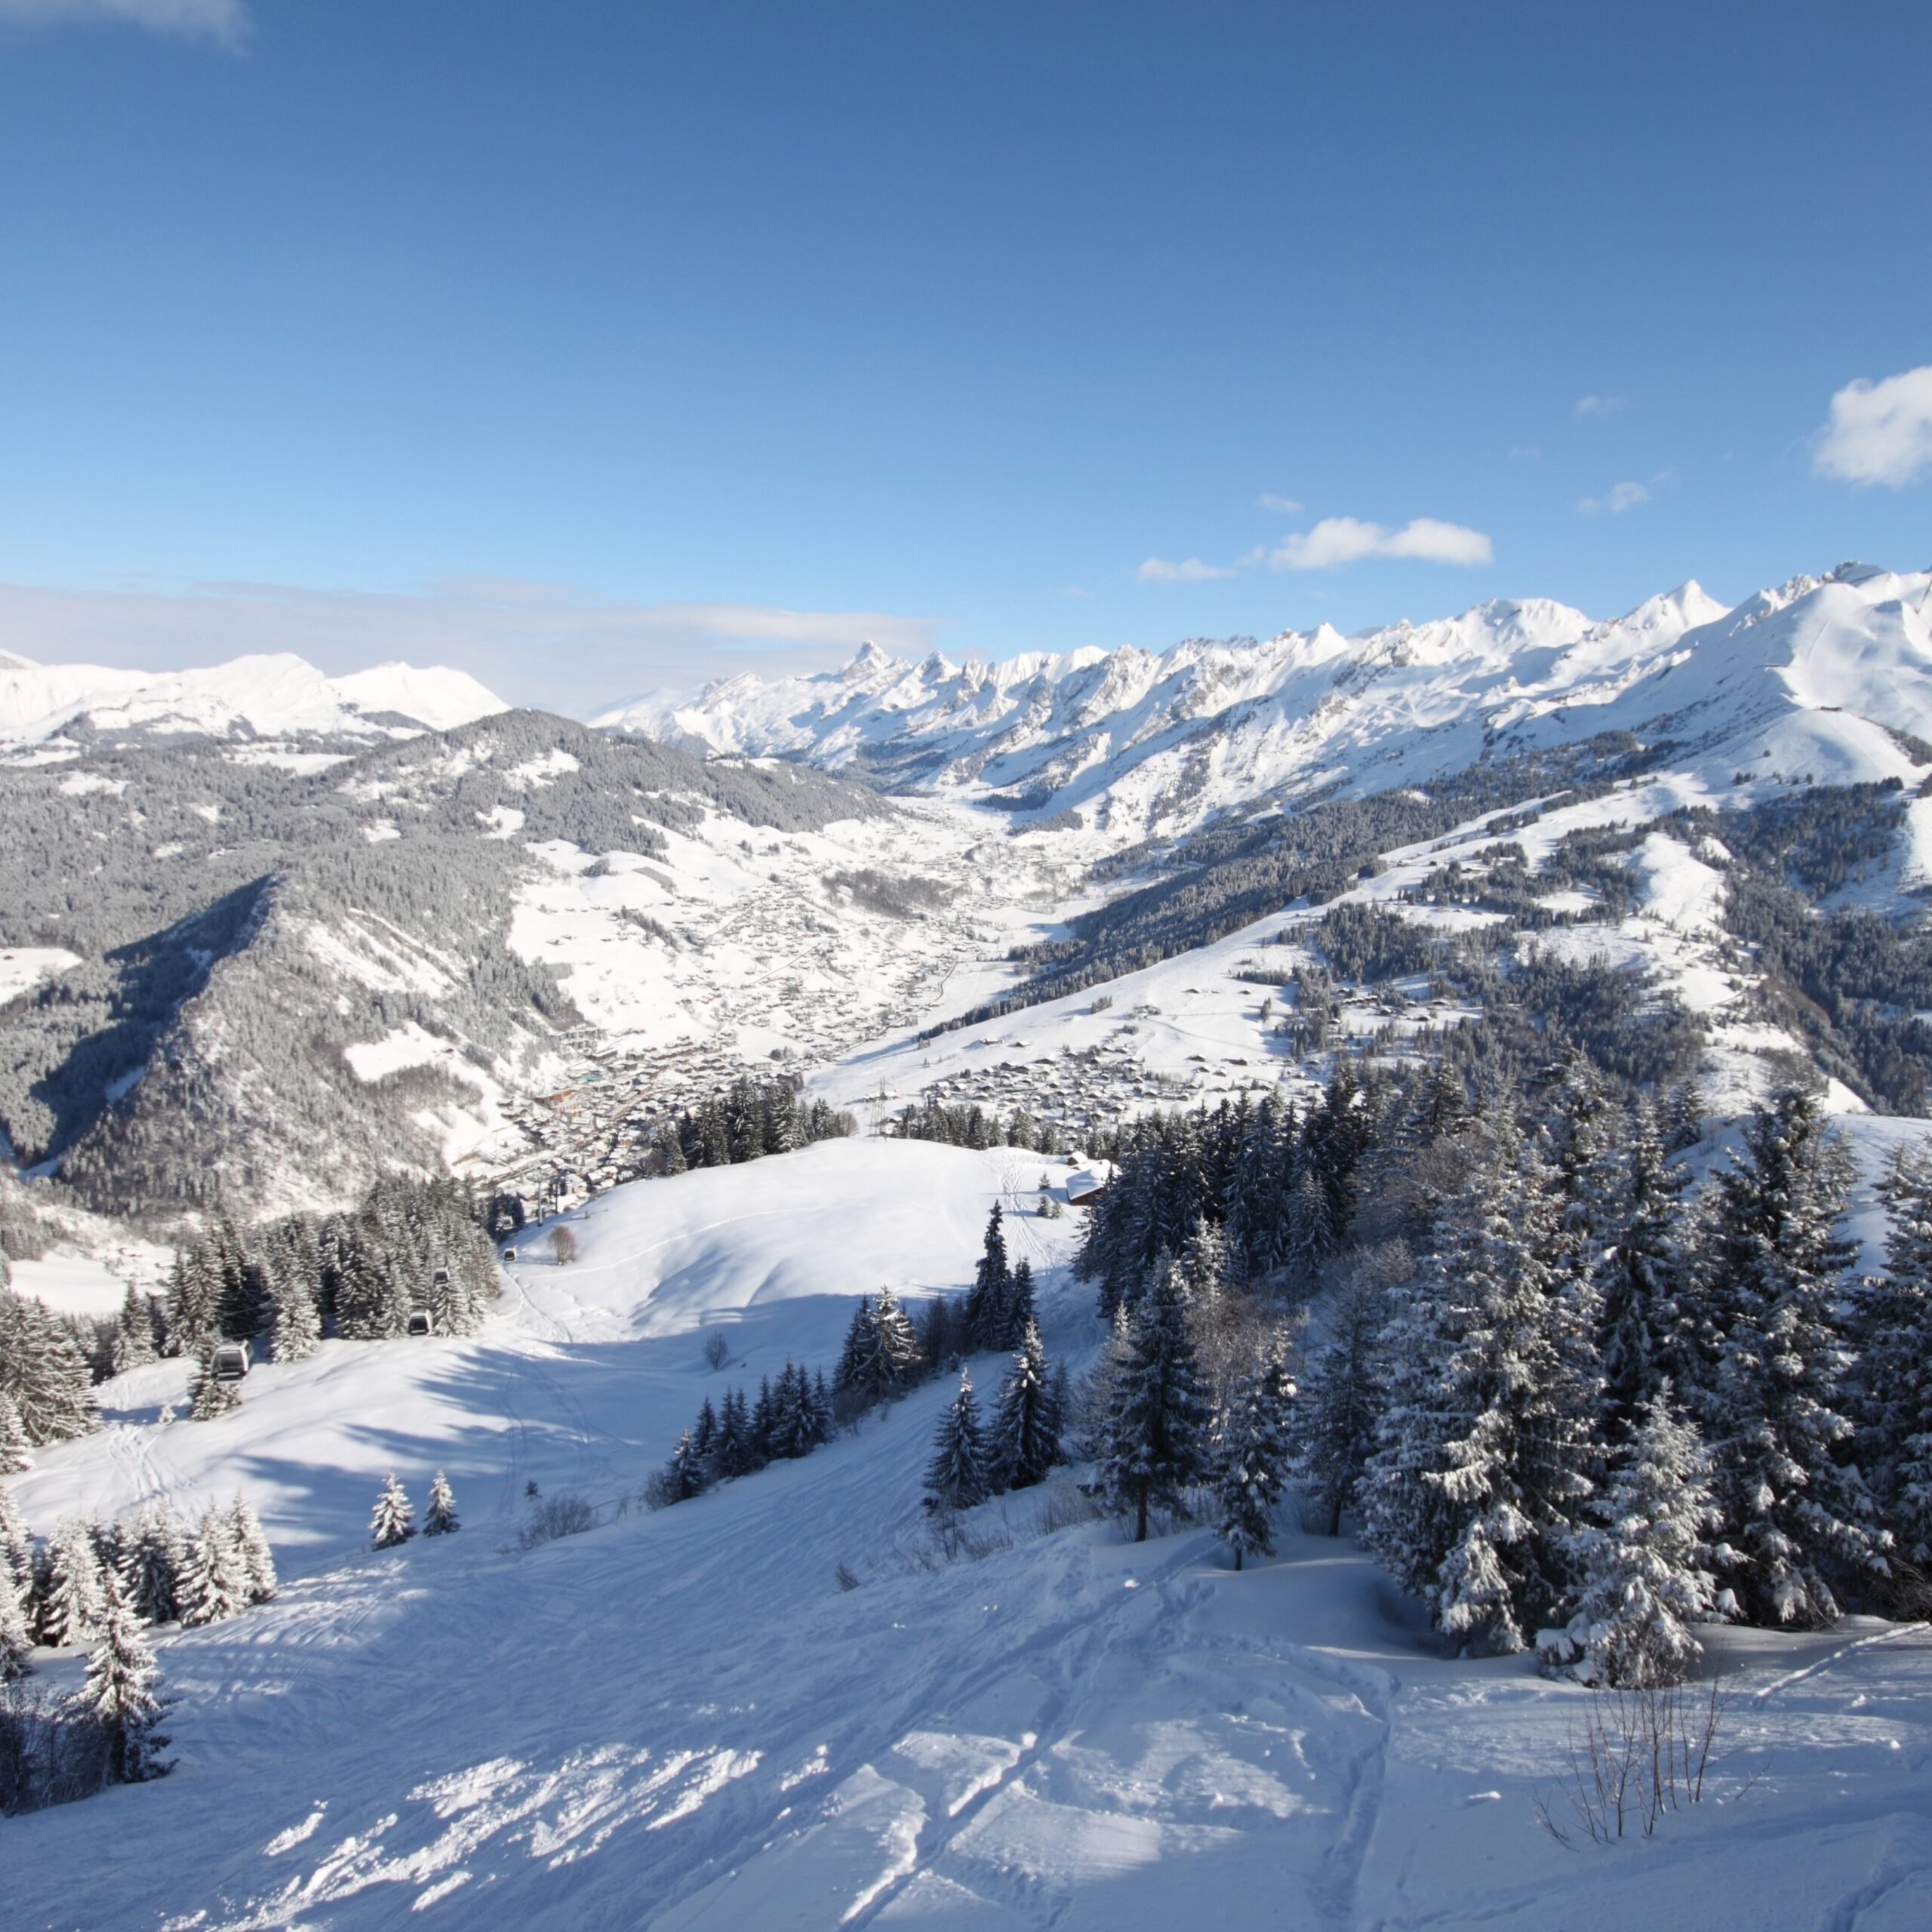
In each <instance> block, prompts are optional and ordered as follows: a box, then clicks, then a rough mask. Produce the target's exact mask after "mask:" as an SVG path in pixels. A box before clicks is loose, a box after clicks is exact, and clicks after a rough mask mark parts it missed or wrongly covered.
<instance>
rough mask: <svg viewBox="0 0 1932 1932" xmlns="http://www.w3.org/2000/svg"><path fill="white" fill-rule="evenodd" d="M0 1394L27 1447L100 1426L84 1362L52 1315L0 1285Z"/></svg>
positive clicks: (78, 1350) (65, 1330) (62, 1438)
mask: <svg viewBox="0 0 1932 1932" xmlns="http://www.w3.org/2000/svg"><path fill="white" fill-rule="evenodd" d="M0 1395H4V1396H6V1397H7V1398H9V1399H10V1400H11V1402H12V1403H13V1405H14V1413H15V1414H16V1415H17V1417H18V1418H19V1420H20V1432H21V1434H22V1435H24V1436H25V1437H26V1441H27V1444H28V1446H29V1447H30V1448H38V1447H42V1446H43V1445H44V1444H47V1443H49V1442H64V1441H66V1440H68V1439H69V1438H70V1437H72V1436H76V1435H86V1434H87V1433H88V1431H89V1430H91V1429H94V1428H96V1427H97V1426H99V1423H100V1414H99V1412H98V1411H97V1410H96V1408H95V1407H94V1377H93V1375H92V1374H91V1372H90V1371H89V1369H88V1362H87V1358H86V1357H85V1355H83V1354H82V1352H81V1351H80V1349H79V1348H78V1346H77V1345H76V1344H75V1340H74V1338H73V1337H72V1334H70V1333H69V1331H68V1329H67V1328H66V1326H65V1324H63V1322H62V1321H60V1318H59V1317H58V1316H57V1315H54V1313H53V1312H52V1311H51V1309H48V1308H46V1307H45V1306H43V1305H42V1303H40V1302H39V1301H38V1300H35V1299H34V1298H33V1297H31V1296H29V1295H22V1294H16V1293H15V1292H14V1291H13V1290H12V1289H11V1288H10V1287H4V1286H0Z"/></svg>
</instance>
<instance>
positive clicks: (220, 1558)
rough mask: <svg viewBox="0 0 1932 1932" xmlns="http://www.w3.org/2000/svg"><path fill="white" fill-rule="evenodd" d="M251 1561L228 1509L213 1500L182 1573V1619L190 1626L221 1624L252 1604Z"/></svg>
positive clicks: (195, 1537) (191, 1543)
mask: <svg viewBox="0 0 1932 1932" xmlns="http://www.w3.org/2000/svg"><path fill="white" fill-rule="evenodd" d="M248 1587H249V1577H248V1559H247V1558H245V1556H244V1555H242V1551H241V1549H240V1547H239V1546H238V1544H237V1543H236V1542H235V1525H234V1523H233V1521H232V1518H230V1516H229V1514H228V1512H226V1510H224V1509H222V1508H221V1507H220V1506H219V1505H218V1504H216V1503H210V1504H209V1505H208V1507H207V1509H205V1510H203V1511H202V1520H201V1523H200V1525H199V1527H198V1528H197V1530H196V1531H195V1535H194V1537H193V1539H192V1541H191V1542H190V1543H189V1547H188V1560H187V1562H186V1565H185V1567H183V1571H182V1573H181V1580H180V1592H179V1594H180V1610H181V1621H182V1622H183V1623H184V1624H185V1625H186V1626H189V1628H190V1629H195V1628H198V1627H199V1626H201V1625H202V1624H205V1623H220V1622H221V1621H223V1619H224V1618H226V1617H234V1616H236V1615H238V1614H239V1613H240V1612H241V1611H244V1610H245V1609H246V1608H247V1607H248Z"/></svg>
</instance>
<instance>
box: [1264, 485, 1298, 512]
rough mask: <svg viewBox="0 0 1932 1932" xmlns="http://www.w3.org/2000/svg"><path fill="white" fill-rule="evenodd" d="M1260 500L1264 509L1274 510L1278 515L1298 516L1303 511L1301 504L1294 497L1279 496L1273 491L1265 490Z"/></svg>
mask: <svg viewBox="0 0 1932 1932" xmlns="http://www.w3.org/2000/svg"><path fill="white" fill-rule="evenodd" d="M1260 500H1261V507H1262V508H1263V509H1264V510H1273V511H1274V512H1275V513H1276V514H1277V515H1281V516H1298V515H1300V513H1301V506H1300V504H1299V503H1297V502H1296V501H1295V500H1294V497H1278V496H1275V494H1273V493H1272V491H1267V490H1264V491H1262V493H1261V499H1260Z"/></svg>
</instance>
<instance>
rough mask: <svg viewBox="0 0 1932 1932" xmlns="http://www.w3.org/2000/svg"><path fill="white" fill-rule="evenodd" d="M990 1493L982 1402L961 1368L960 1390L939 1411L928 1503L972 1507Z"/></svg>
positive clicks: (928, 1472) (928, 1476)
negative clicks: (975, 1396)
mask: <svg viewBox="0 0 1932 1932" xmlns="http://www.w3.org/2000/svg"><path fill="white" fill-rule="evenodd" d="M988 1494H989V1489H988V1487H987V1479H986V1445H985V1444H984V1443H983V1441H981V1440H980V1412H979V1405H978V1404H977V1403H976V1402H975V1401H974V1398H973V1377H972V1375H971V1372H970V1371H968V1370H966V1369H963V1368H962V1369H961V1371H959V1392H958V1395H955V1396H954V1397H953V1398H952V1401H950V1402H949V1403H948V1404H946V1407H945V1408H944V1409H943V1411H941V1412H940V1420H939V1428H938V1430H937V1433H936V1435H935V1436H934V1447H933V1459H932V1461H931V1463H929V1464H928V1466H927V1469H926V1506H927V1507H928V1509H973V1508H974V1507H975V1506H977V1505H978V1504H980V1503H983V1502H985V1500H986V1497H987V1496H988Z"/></svg>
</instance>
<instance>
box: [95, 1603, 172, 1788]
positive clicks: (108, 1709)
mask: <svg viewBox="0 0 1932 1932" xmlns="http://www.w3.org/2000/svg"><path fill="white" fill-rule="evenodd" d="M159 1681H160V1673H159V1672H158V1671H157V1670H156V1669H155V1662H154V1653H153V1652H152V1651H150V1650H149V1648H148V1647H147V1644H146V1642H145V1641H143V1638H142V1636H141V1625H140V1618H139V1617H137V1616H136V1615H135V1614H134V1611H133V1609H132V1608H131V1606H130V1605H129V1604H128V1603H127V1602H126V1601H125V1600H124V1599H123V1598H122V1595H121V1586H120V1585H119V1584H118V1583H117V1582H116V1581H115V1580H114V1578H113V1577H109V1578H108V1579H107V1580H106V1585H105V1586H104V1589H103V1596H102V1607H101V1616H100V1641H98V1642H97V1644H95V1646H94V1650H93V1651H92V1653H91V1654H90V1655H89V1657H88V1674H87V1681H86V1682H85V1684H83V1685H82V1688H81V1691H80V1694H79V1697H78V1703H79V1706H80V1708H81V1709H82V1710H84V1711H85V1712H87V1714H88V1716H89V1717H91V1718H93V1720H94V1722H95V1723H97V1724H99V1725H100V1726H101V1727H102V1728H103V1730H104V1731H105V1732H106V1743H107V1781H108V1783H109V1784H140V1783H144V1782H145V1781H146V1780H148V1779H149V1778H158V1777H162V1775H163V1774H165V1772H166V1771H167V1770H168V1765H167V1764H165V1763H163V1762H162V1758H161V1753H162V1750H163V1749H165V1747H166V1746H167V1743H168V1740H167V1739H166V1737H164V1736H163V1735H162V1733H161V1730H160V1729H159V1728H158V1727H159V1724H160V1722H161V1716H162V1710H163V1709H164V1706H163V1703H162V1699H161V1698H160V1697H158V1696H157V1695H156V1694H155V1686H156V1684H158V1682H159Z"/></svg>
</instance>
